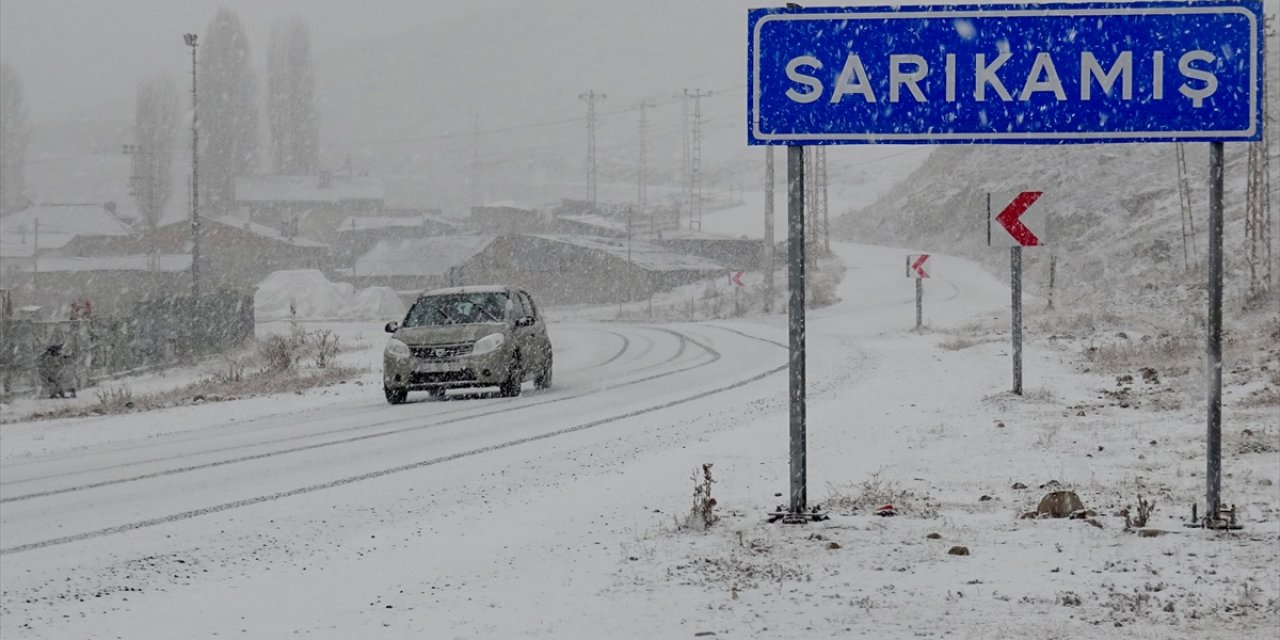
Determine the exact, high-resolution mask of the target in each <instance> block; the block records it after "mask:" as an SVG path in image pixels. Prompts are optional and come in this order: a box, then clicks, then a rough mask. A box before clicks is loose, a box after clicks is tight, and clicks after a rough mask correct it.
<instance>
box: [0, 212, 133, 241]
mask: <svg viewBox="0 0 1280 640" xmlns="http://www.w3.org/2000/svg"><path fill="white" fill-rule="evenodd" d="M37 221H38V222H39V228H40V240H41V242H40V246H41V247H44V246H45V243H44V237H45V235H46V234H67V235H74V236H127V235H131V234H133V233H134V230H133V227H131V226H129V224H128V223H126V222H124V221H123V220H121V219H120V218H119V217H117V216H116V215H115V214H114V213H112V212H111V210H110V209H108V208H107V207H105V206H103V205H101V204H35V205H31V206H29V207H27V208H25V209H22V210H20V211H15V212H13V213H11V214H9V215H6V216H4V217H3V218H0V235H2V236H4V237H5V241H6V244H8V243H9V242H10V241H11V240H12V239H13V238H16V237H19V236H23V235H25V236H32V235H34V234H35V231H36V226H37V224H36V223H37Z"/></svg>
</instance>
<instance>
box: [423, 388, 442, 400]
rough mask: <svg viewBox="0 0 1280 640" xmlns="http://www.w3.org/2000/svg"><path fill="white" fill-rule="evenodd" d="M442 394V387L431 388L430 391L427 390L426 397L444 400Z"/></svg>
mask: <svg viewBox="0 0 1280 640" xmlns="http://www.w3.org/2000/svg"><path fill="white" fill-rule="evenodd" d="M444 392H445V388H444V387H431V388H430V389H427V395H429V396H431V399H432V400H444V395H445V393H444Z"/></svg>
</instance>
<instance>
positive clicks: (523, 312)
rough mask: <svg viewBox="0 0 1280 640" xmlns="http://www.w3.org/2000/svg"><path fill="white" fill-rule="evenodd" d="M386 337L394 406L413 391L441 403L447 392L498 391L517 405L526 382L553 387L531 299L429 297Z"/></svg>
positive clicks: (486, 290)
mask: <svg viewBox="0 0 1280 640" xmlns="http://www.w3.org/2000/svg"><path fill="white" fill-rule="evenodd" d="M386 330H387V333H390V334H392V336H391V339H390V340H388V341H387V348H386V350H385V351H384V352H383V358H382V365H383V366H382V387H383V391H384V392H385V394H386V397H387V402H390V403H391V404H400V403H402V402H404V401H405V399H406V398H407V397H408V394H409V392H410V391H426V392H428V393H430V394H431V397H433V398H437V399H438V398H443V397H444V395H445V392H446V391H447V390H448V389H459V388H467V387H490V386H493V387H498V389H499V391H500V392H501V394H502V395H503V396H506V397H512V396H518V395H520V387H521V385H522V384H523V383H524V382H525V381H526V380H532V381H533V384H534V386H536V387H537V388H539V389H546V388H548V387H550V386H551V340H550V339H549V338H548V337H547V326H546V324H545V323H544V322H543V320H542V315H541V314H540V313H539V312H538V307H537V305H535V304H534V302H533V298H532V297H531V296H530V295H529V294H528V292H526V291H523V290H520V289H515V288H512V287H507V286H497V285H490V286H477V287H453V288H449V289H436V290H434V291H428V292H426V293H424V294H422V295H421V296H419V297H418V299H417V301H416V302H414V303H413V306H412V307H410V308H409V312H408V313H407V314H405V317H404V321H403V322H401V323H395V322H389V323H387V326H386Z"/></svg>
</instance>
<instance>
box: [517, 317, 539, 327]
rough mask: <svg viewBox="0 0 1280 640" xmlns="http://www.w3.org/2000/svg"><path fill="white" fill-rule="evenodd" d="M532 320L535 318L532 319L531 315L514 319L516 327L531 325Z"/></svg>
mask: <svg viewBox="0 0 1280 640" xmlns="http://www.w3.org/2000/svg"><path fill="white" fill-rule="evenodd" d="M534 322H535V320H534V319H533V316H524V317H522V318H517V319H516V326H517V327H532V326H533V323H534Z"/></svg>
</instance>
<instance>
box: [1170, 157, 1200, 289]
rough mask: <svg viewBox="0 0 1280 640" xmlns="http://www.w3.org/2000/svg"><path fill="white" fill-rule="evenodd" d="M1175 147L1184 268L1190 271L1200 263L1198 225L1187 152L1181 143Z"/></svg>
mask: <svg viewBox="0 0 1280 640" xmlns="http://www.w3.org/2000/svg"><path fill="white" fill-rule="evenodd" d="M1174 146H1175V149H1176V151H1175V153H1176V154H1177V162H1178V202H1179V204H1180V205H1181V207H1182V266H1183V269H1185V270H1188V271H1190V270H1191V265H1192V264H1193V263H1195V262H1199V260H1200V258H1199V256H1197V255H1196V224H1195V219H1194V218H1192V215H1191V183H1190V180H1189V179H1188V177H1187V151H1186V149H1185V148H1184V147H1183V144H1182V143H1181V142H1179V143H1177V144H1176V145H1174Z"/></svg>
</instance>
